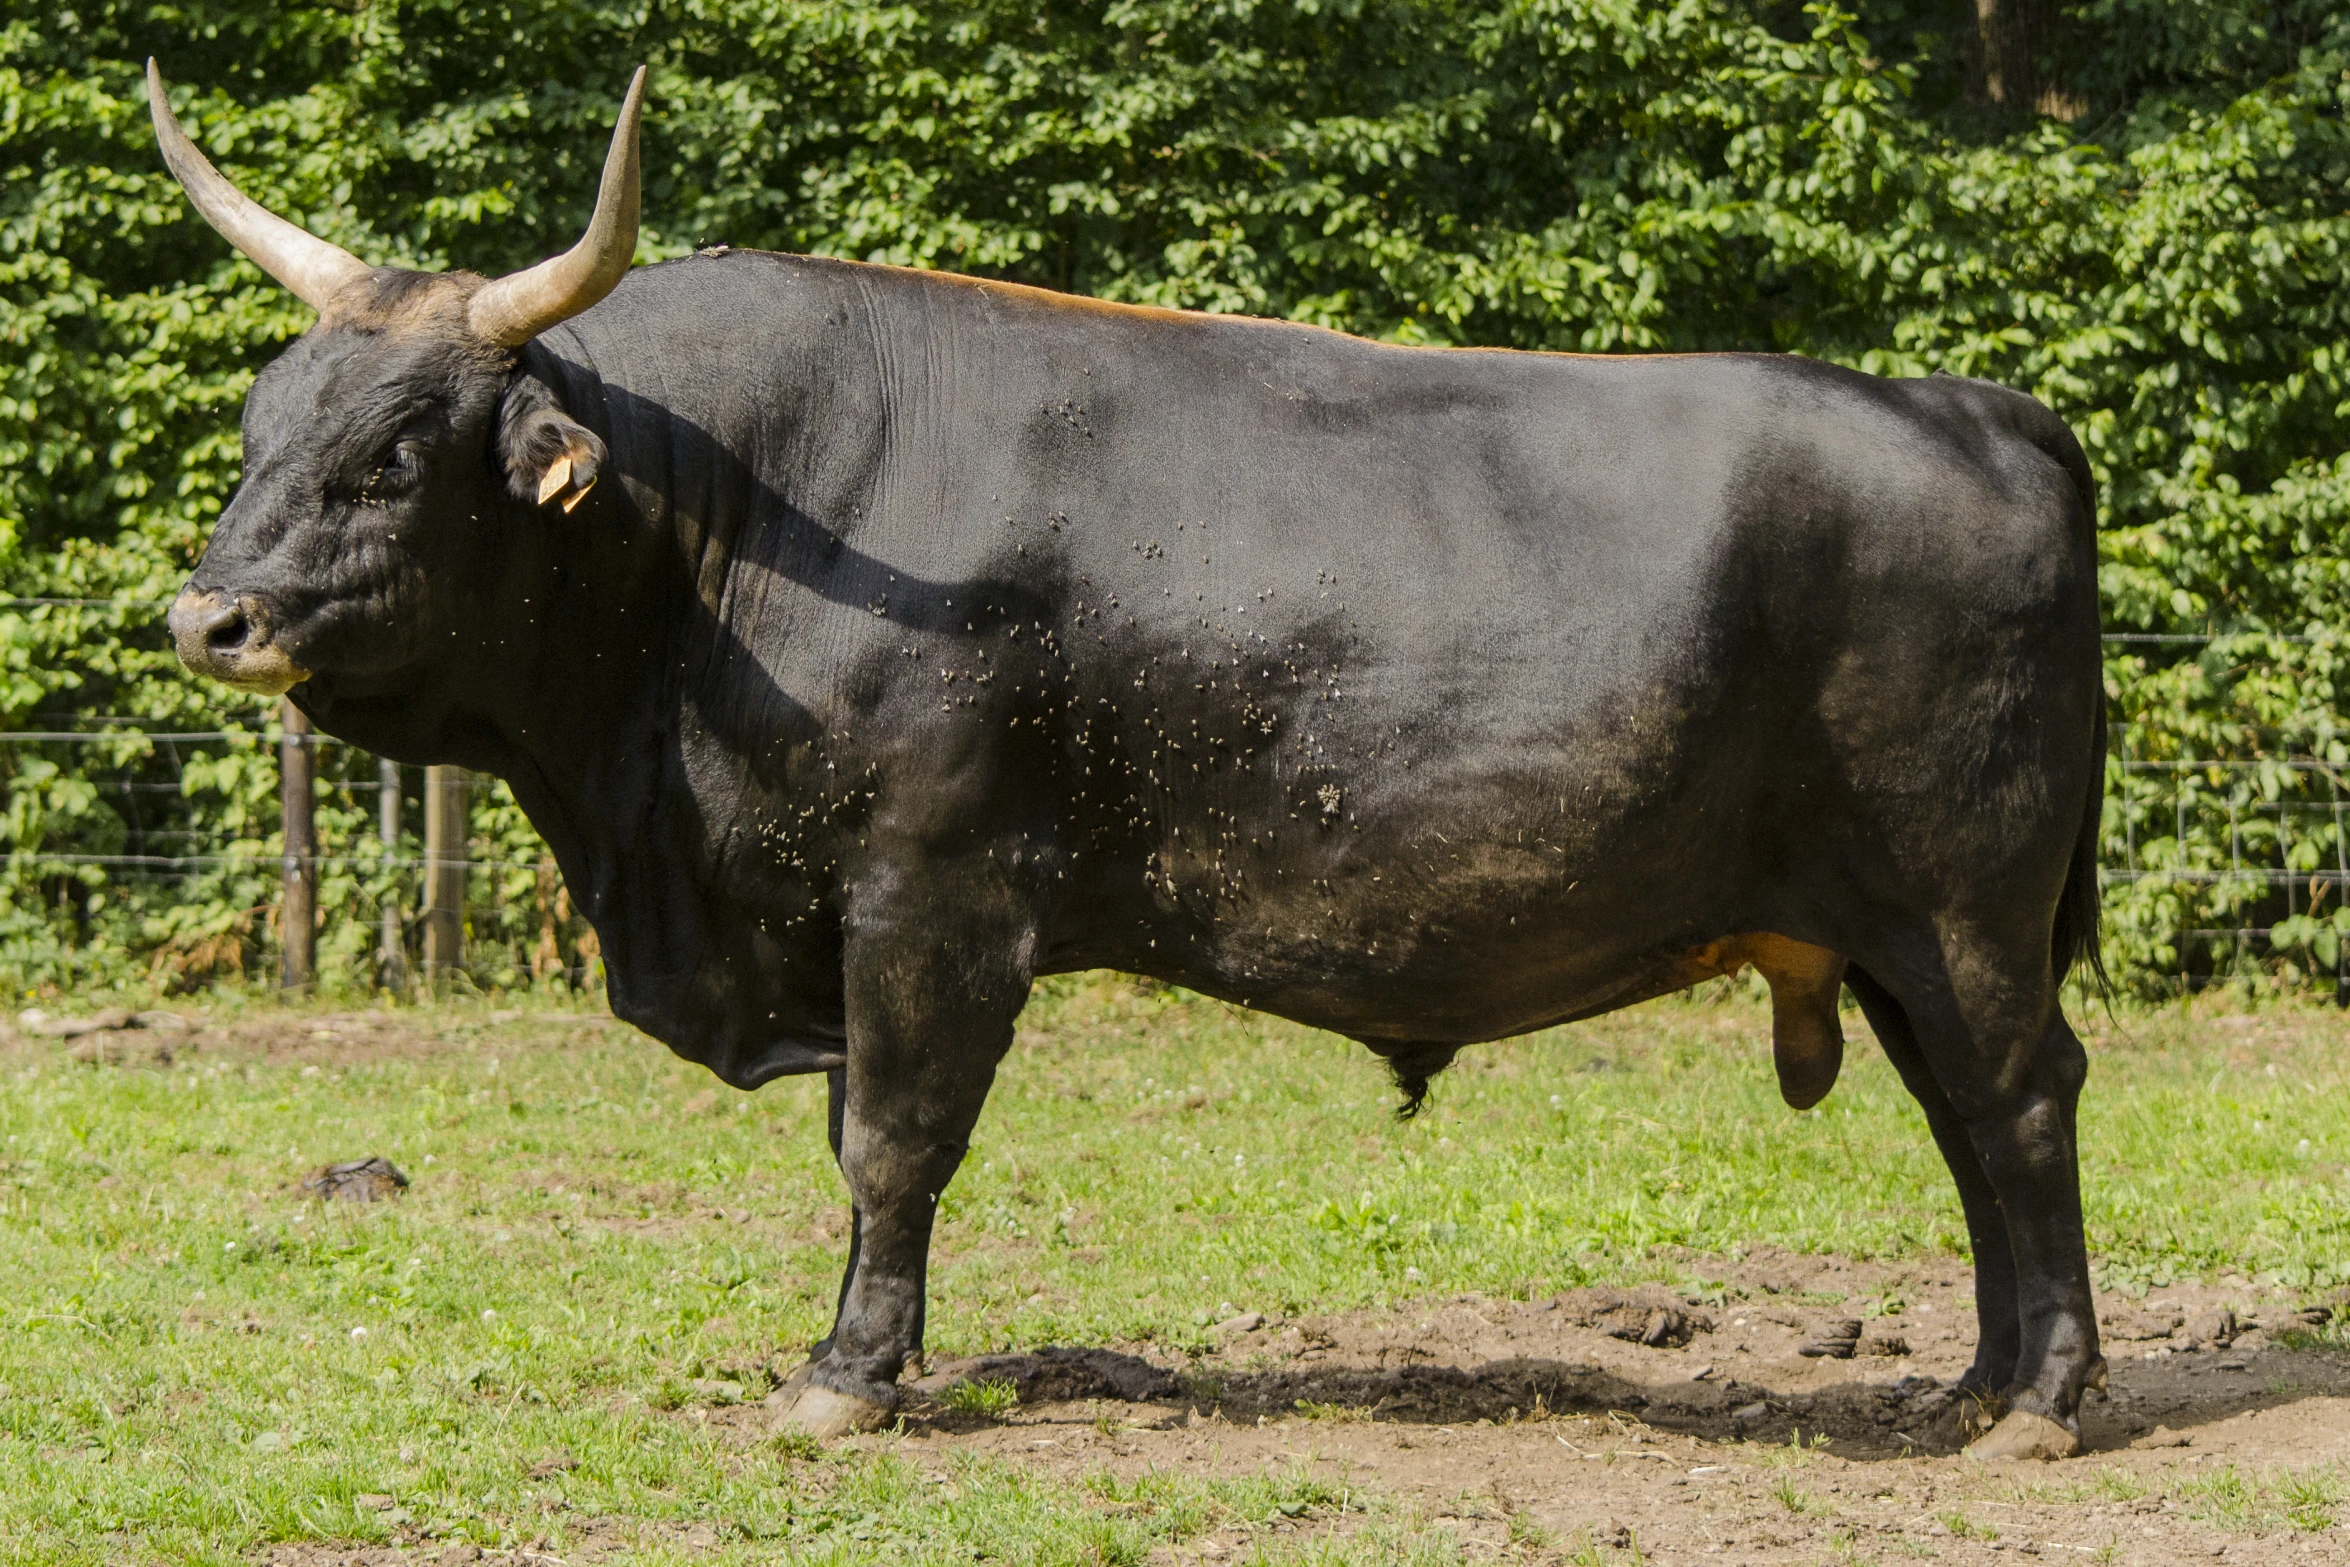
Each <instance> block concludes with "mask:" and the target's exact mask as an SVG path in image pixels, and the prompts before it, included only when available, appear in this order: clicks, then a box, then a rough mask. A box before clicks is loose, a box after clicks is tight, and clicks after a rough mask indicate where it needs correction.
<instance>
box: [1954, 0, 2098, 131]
mask: <svg viewBox="0 0 2350 1567" xmlns="http://www.w3.org/2000/svg"><path fill="white" fill-rule="evenodd" d="M1973 3H1974V8H1975V26H1974V33H1973V40H1972V47H1971V48H1969V49H1968V50H1967V97H1968V99H1969V100H1970V101H1972V102H1973V104H1974V106H1975V107H1976V108H1977V109H1979V110H1981V111H1983V112H1985V113H1987V114H1991V115H1993V116H1996V117H1997V118H2000V119H2003V120H2026V119H2029V118H2031V117H2032V116H2033V115H2035V114H2052V115H2055V116H2056V117H2057V118H2058V119H2065V120H2069V119H2071V118H2073V117H2074V115H2075V114H2077V113H2078V112H2079V110H2078V108H2077V106H2076V105H2074V104H2073V102H2072V100H2070V99H2069V98H2067V97H2066V96H2065V95H2064V93H2063V92H2062V91H2060V90H2059V88H2058V86H2057V83H2056V81H2055V77H2054V73H2053V71H2052V69H2051V64H2052V61H2051V56H2052V55H2053V54H2054V52H2055V48H2056V42H2057V28H2058V25H2059V11H2058V5H2057V0H1973Z"/></svg>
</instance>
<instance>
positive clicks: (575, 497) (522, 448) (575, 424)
mask: <svg viewBox="0 0 2350 1567" xmlns="http://www.w3.org/2000/svg"><path fill="white" fill-rule="evenodd" d="M498 456H499V458H500V460H502V461H503V462H504V463H505V464H506V487H507V488H508V489H510V490H512V491H513V492H514V494H515V495H516V497H517V498H519V499H522V500H526V501H530V502H532V503H533V504H534V505H539V506H544V505H546V504H547V503H548V502H550V501H556V502H560V503H561V504H562V507H563V509H564V510H565V511H569V510H571V509H572V508H573V507H574V506H577V505H578V504H579V503H580V502H581V501H582V500H584V499H585V498H586V497H587V492H588V491H589V490H591V489H594V488H595V484H596V475H597V473H598V472H600V471H601V470H602V468H603V466H604V443H603V442H602V441H601V440H599V439H598V438H597V436H596V432H595V431H593V430H591V429H589V428H588V427H587V426H586V425H584V424H581V423H580V422H579V421H578V420H576V419H574V418H572V417H571V415H569V414H567V413H565V412H564V411H563V410H562V408H561V407H559V406H558V405H557V404H556V402H555V398H554V395H553V394H552V393H551V392H549V391H548V390H547V388H546V385H545V383H543V382H541V381H539V380H538V379H537V378H536V377H534V376H517V377H516V378H515V380H514V383H513V385H511V386H509V387H508V388H507V389H506V406H505V408H504V410H503V412H502V414H501V416H500V418H499V421H498Z"/></svg>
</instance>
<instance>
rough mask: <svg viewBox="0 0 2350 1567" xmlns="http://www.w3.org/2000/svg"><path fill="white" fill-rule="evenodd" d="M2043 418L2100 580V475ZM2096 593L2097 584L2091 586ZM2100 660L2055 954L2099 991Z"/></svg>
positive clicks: (2050, 419)
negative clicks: (2084, 798)
mask: <svg viewBox="0 0 2350 1567" xmlns="http://www.w3.org/2000/svg"><path fill="white" fill-rule="evenodd" d="M2030 407H2031V409H2032V410H2033V412H2034V413H2036V414H2037V415H2038V416H2039V418H2038V421H2037V423H2038V428H2037V429H2036V430H2035V431H2034V432H2033V441H2034V444H2036V445H2037V446H2039V448H2040V449H2041V450H2042V451H2044V452H2046V453H2047V454H2048V455H2049V456H2051V457H2053V458H2055V459H2056V460H2057V462H2059V463H2060V464H2062V465H2063V467H2064V471H2065V476H2066V477H2067V478H2069V479H2070V480H2071V481H2072V486H2073V494H2074V498H2075V499H2076V500H2077V501H2078V502H2079V503H2080V510H2079V512H2078V513H2077V515H2076V521H2075V526H2076V527H2077V528H2078V529H2079V530H2080V536H2081V546H2082V549H2083V552H2084V553H2085V555H2086V556H2087V559H2088V562H2089V564H2088V573H2089V581H2090V582H2091V583H2092V584H2094V583H2095V582H2096V580H2097V576H2096V572H2097V568H2096V560H2097V479H2096V475H2095V473H2094V472H2093V471H2092V470H2091V469H2090V467H2089V458H2088V454H2087V453H2085V452H2083V451H2082V450H2081V443H2080V442H2079V441H2078V440H2076V439H2075V438H2074V437H2073V432H2072V430H2071V428H2070V427H2068V426H2067V425H2066V424H2065V422H2064V421H2063V420H2062V419H2059V418H2057V417H2056V415H2055V414H2053V413H2051V412H2049V411H2048V409H2047V408H2046V407H2044V406H2043V405H2041V404H2040V403H2037V402H2033V403H2031V404H2030ZM2089 591H2090V592H2092V593H2094V592H2095V591H2096V589H2095V588H2094V587H2093V586H2092V587H2091V588H2090V590H2089ZM2099 648H2100V651H2099V653H2098V655H2097V656H2098V664H2097V666H2096V668H2095V670H2094V671H2093V673H2092V675H2091V679H2092V680H2093V681H2094V683H2095V684H2094V690H2095V692H2096V712H2097V719H2096V722H2095V723H2094V724H2093V725H2092V726H2091V727H2090V731H2089V777H2090V783H2089V801H2088V804H2087V805H2086V806H2084V807H2083V808H2082V811H2081V830H2080V832H2079V834H2078V835H2076V836H2075V837H2074V839H2073V863H2072V868H2071V870H2069V871H2067V872H2066V873H2065V878H2064V891H2063V892H2062V893H2060V894H2059V895H2058V896H2057V899H2056V931H2055V936H2054V938H2053V943H2052V948H2051V953H2050V955H2051V957H2053V958H2054V960H2055V965H2056V982H2057V983H2058V984H2059V985H2061V984H2063V983H2064V981H2065V977H2066V976H2067V975H2069V974H2071V973H2072V971H2073V969H2074V967H2075V966H2076V965H2079V964H2086V965H2087V966H2088V970H2089V978H2090V988H2091V989H2093V990H2094V991H2095V992H2096V993H2097V994H2099V995H2106V994H2109V993H2110V992H2111V991H2112V988H2113V980H2112V978H2111V977H2110V976H2109V975H2107V973H2106V972H2105V954H2104V952H2103V951H2102V950H2101V946H2100V942H2099V939H2098V905H2099V903H2100V902H2101V901H2102V900H2101V899H2100V897H2099V892H2098V886H2097V840H2098V837H2099V835H2100V834H2101V833H2102V831H2103V829H2104V826H2105V668H2104V662H2103V652H2102V644H2099Z"/></svg>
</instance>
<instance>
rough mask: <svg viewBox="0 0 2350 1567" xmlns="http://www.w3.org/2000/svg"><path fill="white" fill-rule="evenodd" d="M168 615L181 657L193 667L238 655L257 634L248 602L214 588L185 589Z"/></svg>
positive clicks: (172, 634) (167, 619)
mask: <svg viewBox="0 0 2350 1567" xmlns="http://www.w3.org/2000/svg"><path fill="white" fill-rule="evenodd" d="M165 619H166V621H167V623H168V624H169V625H170V627H171V636H172V640H173V641H174V642H176V643H177V644H179V652H180V657H181V659H183V660H185V661H187V662H188V663H189V665H190V667H191V668H200V667H203V666H204V665H206V664H209V663H211V662H213V661H216V660H220V659H233V658H236V657H238V656H239V655H240V654H242V653H244V652H245V651H246V650H247V648H248V646H249V644H250V643H251V641H252V638H253V623H252V620H251V618H250V617H249V616H247V615H246V613H245V609H244V606H243V605H242V604H239V603H236V602H234V601H232V600H229V599H225V598H222V597H220V596H219V595H217V594H214V593H210V592H204V591H199V590H195V589H191V590H189V591H187V592H184V593H182V594H181V595H180V596H179V598H178V600H177V601H175V602H174V603H173V604H172V606H171V613H170V614H169V615H168V616H166V617H165Z"/></svg>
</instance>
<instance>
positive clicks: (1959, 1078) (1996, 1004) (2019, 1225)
mask: <svg viewBox="0 0 2350 1567" xmlns="http://www.w3.org/2000/svg"><path fill="white" fill-rule="evenodd" d="M2045 942H2046V938H2045V937H2044V936H2041V937H2038V939H2037V940H2030V939H2029V938H2027V940H2026V941H2025V942H2018V943H2017V944H2016V945H2019V946H2022V947H2023V949H2024V950H2023V952H2022V954H2020V955H2018V954H2014V953H2012V952H2011V953H2009V954H2007V955H2006V958H2005V961H2002V960H2001V959H2002V954H2001V953H2000V951H1999V946H1998V944H1996V943H1993V942H1989V941H1985V940H1983V939H1982V938H1981V937H1979V936H1976V935H1973V934H1972V933H1954V932H1949V931H1946V932H1945V933H1944V934H1943V935H1942V936H1941V938H1940V939H1939V940H1938V941H1937V942H1936V947H1937V949H1938V950H1937V952H1936V955H1935V957H1934V958H1933V959H1932V960H1930V961H1921V962H1917V963H1913V964H1910V965H1905V966H1902V967H1899V968H1896V969H1894V970H1893V972H1896V973H1899V974H1900V975H1901V978H1900V979H1899V981H1897V982H1893V981H1888V982H1885V983H1874V982H1870V981H1868V980H1861V979H1858V978H1857V975H1856V983H1855V985H1854V989H1855V990H1856V991H1858V992H1859V993H1860V995H1861V997H1862V1001H1863V1004H1864V1006H1866V1007H1867V1008H1868V1010H1869V1014H1870V1019H1871V1021H1872V1023H1874V1024H1876V1025H1877V1027H1878V1030H1879V1038H1880V1039H1881V1040H1882V1041H1883V1043H1884V1045H1885V1047H1886V1051H1887V1053H1888V1055H1890V1056H1891V1057H1892V1058H1893V1061H1894V1064H1895V1066H1896V1067H1897V1068H1898V1069H1899V1070H1900V1071H1901V1073H1902V1076H1903V1078H1904V1079H1905V1080H1906V1081H1908V1082H1909V1084H1910V1086H1911V1089H1912V1091H1913V1092H1915V1093H1916V1094H1917V1097H1918V1100H1919V1102H1920V1104H1921V1105H1922V1106H1923V1107H1924V1108H1925V1110H1926V1115H1927V1120H1928V1124H1929V1125H1930V1126H1931V1127H1932V1128H1933V1131H1934V1136H1935V1141H1936V1142H1937V1143H1938V1144H1939V1145H1940V1146H1941V1148H1942V1152H1943V1157H1944V1159H1945V1160H1946V1162H1948V1164H1949V1165H1950V1169H1951V1174H1952V1176H1953V1178H1954V1179H1955V1180H1956V1181H1957V1183H1958V1188H1959V1197H1960V1201H1961V1202H1962V1203H1963V1204H1964V1205H1965V1208H1966V1213H1967V1227H1968V1230H1969V1232H1970V1233H1971V1235H1972V1236H1973V1239H1974V1243H1975V1257H1976V1279H1975V1299H1976V1309H1977V1312H1978V1315H1979V1318H1980V1322H1981V1325H1982V1331H1983V1339H1982V1342H1981V1344H1980V1345H1979V1346H1978V1348H1977V1351H1976V1359H1975V1366H1974V1368H1973V1370H1971V1371H1970V1372H1969V1373H1968V1379H1969V1387H1970V1390H1971V1391H1974V1392H1976V1393H1977V1394H1978V1395H1979V1396H1981V1397H1983V1398H1984V1399H1985V1400H1986V1401H1987V1402H1988V1404H1989V1406H1990V1408H1989V1410H1988V1411H1987V1412H1989V1413H1999V1415H2000V1417H1999V1420H1998V1423H1997V1424H1996V1425H1995V1426H1993V1428H1992V1429H1991V1431H1990V1432H1989V1433H1988V1434H1987V1435H1985V1436H1983V1437H1982V1438H1981V1439H1980V1440H1979V1441H1977V1442H1976V1443H1975V1444H1974V1446H1973V1447H1972V1448H1970V1449H1969V1451H1970V1452H1972V1453H1974V1454H1975V1455H1976V1456H1978V1457H2037V1458H2061V1457H2065V1456H2068V1455H2070V1454H2071V1453H2073V1452H2075V1451H2077V1450H2078V1448H2079V1446H2080V1425H2079V1420H2078V1413H2077V1412H2078V1410H2079V1407H2080V1400H2081V1392H2082V1389H2083V1387H2084V1386H2086V1385H2087V1384H2088V1383H2090V1382H2091V1381H2092V1380H2094V1379H2095V1378H2096V1377H2097V1376H2098V1375H2100V1374H2101V1373H2102V1371H2103V1367H2104V1362H2103V1361H2102V1360H2101V1359H2100V1358H2099V1356H2098V1352H2097V1318H2096V1312H2095V1307H2094V1303H2093V1301H2092V1299H2091V1294H2090V1287H2089V1256H2088V1247H2087V1244H2086V1242H2085V1241H2084V1239H2083V1236H2082V1229H2081V1186H2080V1165H2079V1150H2078V1143H2077V1140H2076V1138H2075V1135H2074V1112H2075V1108H2076V1106H2077V1104H2078V1102H2079V1099H2080V1091H2081V1084H2082V1081H2083V1080H2084V1078H2085V1077H2086V1076H2087V1071H2088V1056H2087V1054H2086V1052H2084V1051H2083V1050H2082V1048H2081V1042H2080V1040H2079V1039H2078V1038H2077V1037H2076V1036H2075V1035H2074V1033H2073V1031H2072V1027H2071V1025H2070V1024H2068V1023H2067V1022H2066V1021H2065V1020H2064V1015H2063V1013H2062V1012H2061V1011H2059V1010H2058V1007H2057V1000H2056V986H2055V980H2054V976H2053V975H2052V973H2051V971H2050V964H2049V960H2048V957H2047V948H2046V946H2045ZM2027 943H2028V944H2027ZM2033 948H2037V950H2036V951H2035V950H2033ZM1877 977H1878V978H1879V979H1882V977H1883V971H1879V972H1878V975H1877ZM1888 1002H1894V1003H1897V1006H1888V1005H1887V1003H1888ZM1880 1019H1881V1020H1882V1021H1880ZM1904 1022H1906V1024H1907V1028H1906V1030H1905V1029H1904V1028H1903V1027H1902V1024H1903V1023H1904ZM2002 1237H2004V1242H2005V1243H2004V1245H2003V1244H2001V1240H2002ZM2002 1410H2003V1411H2004V1413H2000V1411H2002Z"/></svg>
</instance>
